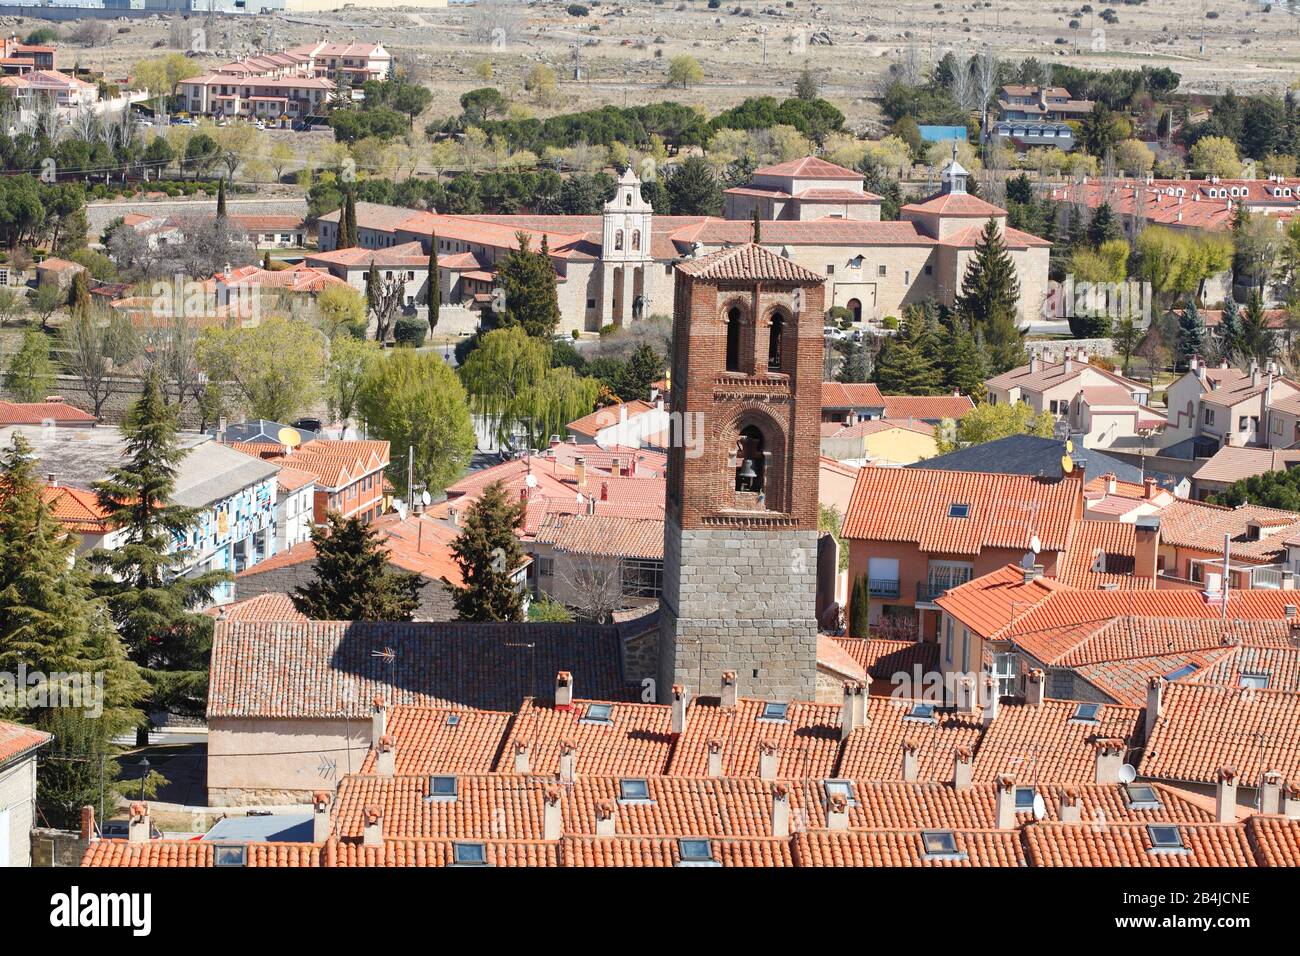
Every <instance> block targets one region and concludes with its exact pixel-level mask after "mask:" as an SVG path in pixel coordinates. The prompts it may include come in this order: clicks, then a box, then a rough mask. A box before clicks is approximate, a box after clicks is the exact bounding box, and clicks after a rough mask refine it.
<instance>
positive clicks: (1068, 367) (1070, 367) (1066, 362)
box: [1061, 351, 1074, 375]
mask: <svg viewBox="0 0 1300 956" xmlns="http://www.w3.org/2000/svg"><path fill="white" fill-rule="evenodd" d="M1073 371H1074V357H1073V356H1072V355H1070V353H1069V352H1068V351H1067V352H1066V353H1065V358H1063V359H1062V360H1061V372H1062V373H1063V374H1065V375H1069V374H1070V373H1071V372H1073Z"/></svg>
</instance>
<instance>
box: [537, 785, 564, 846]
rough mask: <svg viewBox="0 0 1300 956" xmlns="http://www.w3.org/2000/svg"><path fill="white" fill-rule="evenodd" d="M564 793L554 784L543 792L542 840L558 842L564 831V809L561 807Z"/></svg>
mask: <svg viewBox="0 0 1300 956" xmlns="http://www.w3.org/2000/svg"><path fill="white" fill-rule="evenodd" d="M561 793H563V791H562V790H560V788H559V787H557V786H555V785H554V784H550V785H548V786H547V788H546V789H545V790H543V791H542V839H543V840H558V839H559V838H560V834H561V833H562V832H563V830H564V808H563V807H562V806H561V805H560V795H561Z"/></svg>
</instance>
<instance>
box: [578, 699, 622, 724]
mask: <svg viewBox="0 0 1300 956" xmlns="http://www.w3.org/2000/svg"><path fill="white" fill-rule="evenodd" d="M613 709H614V707H613V705H612V704H588V705H587V712H586V713H585V714H583V715H582V720H580V721H579V723H583V724H608V723H609V715H610V712H611V711H612V710H613Z"/></svg>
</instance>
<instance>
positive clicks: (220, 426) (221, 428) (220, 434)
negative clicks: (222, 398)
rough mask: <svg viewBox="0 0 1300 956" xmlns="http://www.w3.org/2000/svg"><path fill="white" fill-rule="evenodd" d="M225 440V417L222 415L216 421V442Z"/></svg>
mask: <svg viewBox="0 0 1300 956" xmlns="http://www.w3.org/2000/svg"><path fill="white" fill-rule="evenodd" d="M225 440H226V416H225V415H222V416H221V417H220V418H218V419H217V441H225Z"/></svg>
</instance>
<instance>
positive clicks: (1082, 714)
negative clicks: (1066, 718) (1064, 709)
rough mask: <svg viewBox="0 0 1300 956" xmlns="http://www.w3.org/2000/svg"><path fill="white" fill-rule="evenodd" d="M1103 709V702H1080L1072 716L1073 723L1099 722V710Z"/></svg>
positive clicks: (1071, 721)
mask: <svg viewBox="0 0 1300 956" xmlns="http://www.w3.org/2000/svg"><path fill="white" fill-rule="evenodd" d="M1100 709H1101V704H1080V705H1079V706H1078V707H1076V708H1074V716H1073V717H1071V718H1070V723H1072V724H1095V723H1097V711H1098V710H1100Z"/></svg>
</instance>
